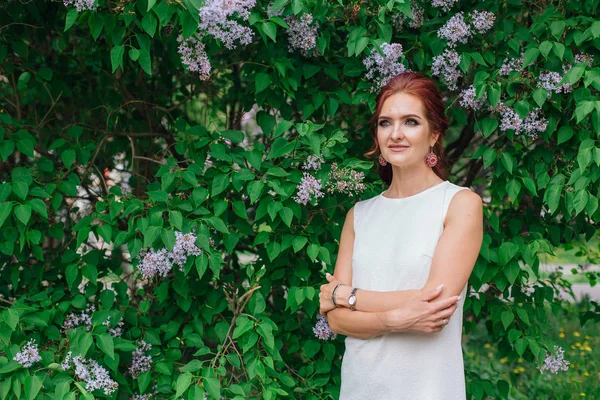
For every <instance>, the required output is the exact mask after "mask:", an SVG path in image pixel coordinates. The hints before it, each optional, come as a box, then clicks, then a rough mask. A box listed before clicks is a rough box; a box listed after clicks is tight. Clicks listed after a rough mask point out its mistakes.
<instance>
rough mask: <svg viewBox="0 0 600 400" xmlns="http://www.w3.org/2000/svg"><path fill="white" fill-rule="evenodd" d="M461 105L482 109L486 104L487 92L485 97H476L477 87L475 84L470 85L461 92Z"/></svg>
mask: <svg viewBox="0 0 600 400" xmlns="http://www.w3.org/2000/svg"><path fill="white" fill-rule="evenodd" d="M459 96H460V101H459V103H460V105H461V106H462V107H464V108H467V109H469V108H470V109H473V110H480V109H482V108H483V107H484V106H485V105H486V104H487V102H486V99H487V93H485V92H484V94H483V97H481V98H480V99H477V100H476V99H475V87H474V86H473V85H471V86H469V87H468V88H467V89H465V90H463V91H462V92H461V93H460V95H459Z"/></svg>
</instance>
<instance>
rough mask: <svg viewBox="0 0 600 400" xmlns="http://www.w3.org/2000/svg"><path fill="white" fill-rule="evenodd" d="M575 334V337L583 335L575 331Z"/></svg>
mask: <svg viewBox="0 0 600 400" xmlns="http://www.w3.org/2000/svg"><path fill="white" fill-rule="evenodd" d="M573 336H575V337H579V336H581V335H580V334H579V332H573Z"/></svg>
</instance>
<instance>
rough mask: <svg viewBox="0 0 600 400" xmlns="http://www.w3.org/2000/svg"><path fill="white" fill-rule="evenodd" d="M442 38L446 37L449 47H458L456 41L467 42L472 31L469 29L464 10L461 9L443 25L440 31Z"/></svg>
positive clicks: (439, 35) (439, 34)
mask: <svg viewBox="0 0 600 400" xmlns="http://www.w3.org/2000/svg"><path fill="white" fill-rule="evenodd" d="M437 34H438V37H439V38H440V39H446V40H447V41H448V47H450V48H453V47H456V43H467V41H468V39H469V38H470V37H471V35H472V33H471V30H470V29H469V25H467V23H466V22H465V19H464V16H463V12H462V11H460V12H458V13H456V14H455V15H453V16H452V18H450V19H449V20H448V21H447V22H446V23H445V24H444V26H442V27H441V28H440V29H439V30H438V32H437Z"/></svg>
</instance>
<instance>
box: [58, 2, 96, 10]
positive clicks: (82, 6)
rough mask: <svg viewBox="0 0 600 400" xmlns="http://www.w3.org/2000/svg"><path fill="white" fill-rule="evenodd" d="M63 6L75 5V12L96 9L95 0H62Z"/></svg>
mask: <svg viewBox="0 0 600 400" xmlns="http://www.w3.org/2000/svg"><path fill="white" fill-rule="evenodd" d="M63 3H64V5H65V6H75V9H76V10H77V12H82V11H85V10H90V11H96V0H63Z"/></svg>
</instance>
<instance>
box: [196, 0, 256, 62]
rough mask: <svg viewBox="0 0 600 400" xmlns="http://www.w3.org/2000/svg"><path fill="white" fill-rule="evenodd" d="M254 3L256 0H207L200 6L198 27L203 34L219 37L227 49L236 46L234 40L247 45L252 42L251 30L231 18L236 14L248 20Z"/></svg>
mask: <svg viewBox="0 0 600 400" xmlns="http://www.w3.org/2000/svg"><path fill="white" fill-rule="evenodd" d="M255 4H256V0H207V1H206V2H205V4H204V5H203V6H202V7H201V8H200V24H199V25H198V27H199V29H200V30H201V31H202V32H204V33H205V34H208V35H210V36H213V37H214V38H215V39H220V40H221V41H222V42H223V44H224V45H225V47H226V48H227V49H229V50H233V49H235V48H236V47H237V44H236V43H235V42H236V41H237V42H238V43H239V44H240V45H247V44H249V43H250V42H252V39H253V36H254V34H253V32H252V30H251V29H250V28H249V27H246V26H243V25H240V23H239V22H238V21H236V20H235V19H232V18H233V15H234V14H236V16H237V17H238V18H241V19H242V20H248V17H249V16H250V9H251V8H252V7H254V5H255Z"/></svg>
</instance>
